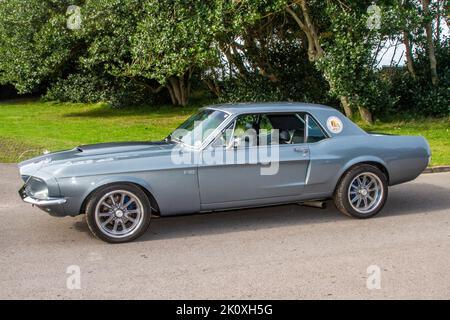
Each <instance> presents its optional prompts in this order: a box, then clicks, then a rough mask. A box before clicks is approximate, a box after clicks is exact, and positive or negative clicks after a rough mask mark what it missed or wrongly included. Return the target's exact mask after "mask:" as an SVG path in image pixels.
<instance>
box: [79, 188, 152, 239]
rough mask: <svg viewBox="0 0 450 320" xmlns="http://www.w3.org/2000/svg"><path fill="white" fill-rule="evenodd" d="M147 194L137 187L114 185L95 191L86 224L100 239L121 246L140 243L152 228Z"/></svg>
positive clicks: (88, 209)
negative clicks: (139, 240) (130, 242)
mask: <svg viewBox="0 0 450 320" xmlns="http://www.w3.org/2000/svg"><path fill="white" fill-rule="evenodd" d="M150 217H151V206H150V202H149V199H148V197H147V196H146V194H145V193H144V192H143V191H142V190H141V189H140V188H139V187H137V186H135V185H133V184H125V183H124V184H114V185H109V186H106V187H104V188H102V189H100V190H97V191H95V192H94V193H93V194H92V195H91V197H90V198H89V200H88V202H87V206H86V222H87V224H88V226H89V229H90V230H91V232H92V233H93V234H94V235H95V236H96V237H97V238H99V239H101V240H103V241H106V242H110V243H121V242H127V241H131V240H134V239H136V238H137V237H139V236H141V235H142V234H144V233H145V231H146V230H147V228H148V226H149V224H150Z"/></svg>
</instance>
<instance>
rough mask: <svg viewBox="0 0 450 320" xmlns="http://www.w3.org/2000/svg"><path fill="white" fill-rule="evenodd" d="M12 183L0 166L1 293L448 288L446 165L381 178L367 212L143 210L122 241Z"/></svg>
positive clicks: (361, 295)
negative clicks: (385, 186)
mask: <svg viewBox="0 0 450 320" xmlns="http://www.w3.org/2000/svg"><path fill="white" fill-rule="evenodd" d="M19 186H20V181H19V178H18V173H17V170H16V168H15V166H14V165H0V196H1V198H2V199H3V200H2V201H1V202H0V221H1V223H0V298H1V299H10V298H19V299H21V298H31V299H42V298H49V299H73V298H99V299H104V298H118V299H122V298H130V299H134V298H145V299H172V298H180V299H185V298H187V299H213V298H218V299H222V298H224V299H228V298H236V299H240V298H243V299H271V298H277V299H304V298H319V299H342V298H357V299H379V298H407V299H408V298H438V299H450V224H449V222H450V173H434V174H424V175H422V176H420V177H419V178H418V179H416V180H415V181H414V182H410V183H407V184H404V185H400V186H396V187H393V188H391V189H390V195H389V199H388V202H387V204H386V207H385V208H384V210H383V211H382V212H381V213H380V214H379V215H378V216H377V217H375V218H372V219H369V220H354V219H350V218H347V217H346V216H344V215H342V214H339V213H338V212H337V210H336V209H335V207H334V206H333V204H332V203H331V202H330V203H328V208H327V209H325V210H321V209H315V208H307V207H301V206H297V205H286V206H278V207H271V208H264V209H249V210H241V211H230V212H221V213H214V214H203V215H192V216H183V217H174V218H165V219H154V220H153V221H152V223H151V226H150V229H149V231H148V232H147V234H146V235H145V236H144V237H143V238H141V239H139V240H138V241H136V242H133V243H127V244H123V245H110V244H106V243H103V242H101V241H99V240H96V239H95V238H93V237H92V236H91V235H90V233H89V231H88V228H87V225H86V223H85V222H84V220H83V218H82V217H76V218H53V217H50V216H47V215H46V214H45V213H44V212H41V211H40V210H38V209H36V208H32V207H31V206H29V205H27V204H24V203H22V202H21V200H20V199H19V197H18V195H17V193H16V190H17V189H18V188H19ZM73 265H75V266H79V268H80V281H81V282H80V286H81V289H72V290H70V289H68V288H67V279H68V277H70V276H71V274H68V273H66V272H67V268H68V267H69V266H73ZM369 266H375V267H372V268H375V269H370V268H369V271H370V272H375V273H373V274H372V275H371V274H369V273H367V268H368V267H369ZM75 268H76V267H75ZM377 268H379V269H377ZM69 270H72V269H69ZM373 270H375V271H373ZM378 271H379V273H378ZM377 275H379V277H377V278H376V279H375V280H374V281H369V284H372V286H371V288H372V289H369V288H368V287H367V282H368V281H367V280H368V277H370V279H371V280H373V277H374V276H377ZM70 279H71V280H73V278H70ZM378 280H379V281H378ZM69 284H71V286H72V287H73V286H74V285H75V286H76V284H77V282H76V281H75V282H73V281H69ZM378 285H379V287H380V288H379V289H376V288H375V289H374V288H373V286H375V287H377V286H378Z"/></svg>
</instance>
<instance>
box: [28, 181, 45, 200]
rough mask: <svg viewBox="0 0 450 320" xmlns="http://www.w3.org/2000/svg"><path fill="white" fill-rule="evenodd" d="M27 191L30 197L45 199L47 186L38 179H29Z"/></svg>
mask: <svg viewBox="0 0 450 320" xmlns="http://www.w3.org/2000/svg"><path fill="white" fill-rule="evenodd" d="M27 191H28V192H29V194H30V196H32V197H34V198H36V199H47V198H48V187H47V184H46V183H45V182H44V181H43V180H41V179H38V178H34V177H32V178H30V180H28V183H27Z"/></svg>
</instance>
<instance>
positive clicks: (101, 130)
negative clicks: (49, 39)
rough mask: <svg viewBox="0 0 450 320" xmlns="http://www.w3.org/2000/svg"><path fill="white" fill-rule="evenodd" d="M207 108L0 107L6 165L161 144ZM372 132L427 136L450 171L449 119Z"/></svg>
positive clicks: (32, 103)
mask: <svg viewBox="0 0 450 320" xmlns="http://www.w3.org/2000/svg"><path fill="white" fill-rule="evenodd" d="M199 107H201V105H194V106H190V107H184V108H181V107H173V106H161V107H149V106H140V107H133V108H126V109H113V108H110V107H109V106H108V105H106V104H102V103H99V104H80V103H54V102H41V101H39V100H37V101H36V100H20V101H9V102H2V103H0V162H18V161H21V160H24V159H27V158H30V157H32V156H35V155H38V154H41V153H42V152H43V151H44V150H49V151H56V150H62V149H69V148H73V147H74V146H77V145H80V144H89V143H98V142H109V141H139V140H141V141H142V140H159V139H162V138H164V137H165V136H167V134H169V133H170V132H171V131H172V130H173V129H175V128H176V127H177V126H178V125H179V124H180V123H181V122H183V121H184V120H185V119H186V118H187V117H189V116H190V115H191V114H192V113H193V112H195V111H196V110H197V109H198V108H199ZM361 127H362V128H363V129H365V130H367V131H376V132H381V133H391V134H399V135H422V136H424V137H425V138H426V139H427V140H428V142H429V144H430V146H431V150H432V153H433V157H432V163H431V165H450V122H449V119H421V120H411V121H391V122H378V123H376V124H375V125H372V126H367V125H361Z"/></svg>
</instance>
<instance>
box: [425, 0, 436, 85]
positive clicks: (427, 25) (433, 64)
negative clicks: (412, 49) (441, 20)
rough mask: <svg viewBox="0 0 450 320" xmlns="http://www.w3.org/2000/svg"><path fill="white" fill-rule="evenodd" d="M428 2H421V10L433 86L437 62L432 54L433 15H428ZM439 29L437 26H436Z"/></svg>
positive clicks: (433, 53)
mask: <svg viewBox="0 0 450 320" xmlns="http://www.w3.org/2000/svg"><path fill="white" fill-rule="evenodd" d="M429 6H430V1H429V0H422V9H423V15H424V23H425V33H426V36H427V49H428V58H429V60H430V72H431V82H432V83H433V85H434V86H436V85H437V83H438V74H437V62H436V54H435V52H434V43H433V27H432V26H433V25H432V21H433V18H434V17H433V15H431V14H430V9H429ZM438 28H439V26H438Z"/></svg>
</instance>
